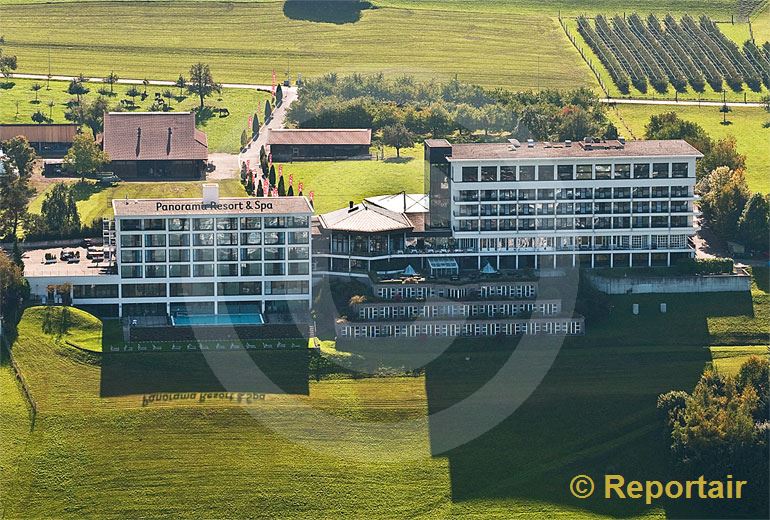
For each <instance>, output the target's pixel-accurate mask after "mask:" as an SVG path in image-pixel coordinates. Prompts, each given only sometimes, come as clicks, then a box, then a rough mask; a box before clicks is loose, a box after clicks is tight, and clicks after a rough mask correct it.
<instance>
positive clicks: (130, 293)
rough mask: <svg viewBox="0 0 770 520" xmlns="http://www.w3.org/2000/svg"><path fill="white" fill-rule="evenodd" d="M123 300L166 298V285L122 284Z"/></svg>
mask: <svg viewBox="0 0 770 520" xmlns="http://www.w3.org/2000/svg"><path fill="white" fill-rule="evenodd" d="M122 293H123V295H122V296H123V298H159V297H165V296H166V284H164V283H141V284H124V285H123V287H122Z"/></svg>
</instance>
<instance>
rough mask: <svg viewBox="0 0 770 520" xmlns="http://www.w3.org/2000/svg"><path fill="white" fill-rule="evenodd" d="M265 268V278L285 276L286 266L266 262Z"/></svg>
mask: <svg viewBox="0 0 770 520" xmlns="http://www.w3.org/2000/svg"><path fill="white" fill-rule="evenodd" d="M263 265H264V266H265V267H264V269H265V276H283V275H285V274H286V266H285V265H284V264H283V263H282V262H281V263H278V262H267V263H265V264H263Z"/></svg>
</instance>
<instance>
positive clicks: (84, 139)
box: [63, 134, 110, 177]
mask: <svg viewBox="0 0 770 520" xmlns="http://www.w3.org/2000/svg"><path fill="white" fill-rule="evenodd" d="M109 162H110V158H109V156H108V155H107V153H106V152H104V151H102V149H101V148H99V145H97V144H96V142H95V141H94V140H93V139H91V138H90V137H88V136H87V135H85V134H79V135H76V136H75V137H74V139H73V140H72V146H71V147H70V149H69V151H68V152H67V155H65V156H64V162H63V164H64V166H65V167H66V168H67V169H69V170H71V171H73V172H75V173H77V174H79V175H80V176H81V177H85V176H86V175H91V174H93V173H96V172H98V171H99V170H101V169H102V168H103V167H104V165H105V164H107V163H109Z"/></svg>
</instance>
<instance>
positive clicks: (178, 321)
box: [172, 313, 265, 327]
mask: <svg viewBox="0 0 770 520" xmlns="http://www.w3.org/2000/svg"><path fill="white" fill-rule="evenodd" d="M172 320H173V323H174V325H175V326H177V327H189V326H191V325H194V326H201V325H262V324H263V323H265V320H264V319H263V318H262V315H261V314H258V313H257V314H194V315H191V316H174V317H173V318H172Z"/></svg>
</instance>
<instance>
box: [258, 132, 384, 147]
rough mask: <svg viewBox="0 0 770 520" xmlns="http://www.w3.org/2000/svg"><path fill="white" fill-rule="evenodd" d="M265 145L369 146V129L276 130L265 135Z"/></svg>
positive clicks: (370, 140) (370, 133) (370, 138)
mask: <svg viewBox="0 0 770 520" xmlns="http://www.w3.org/2000/svg"><path fill="white" fill-rule="evenodd" d="M267 143H268V144H270V145H274V144H287V145H302V144H314V145H335V144H339V145H345V144H357V145H370V144H372V130H371V129H370V128H299V129H297V128H276V129H270V130H269V132H268V134H267Z"/></svg>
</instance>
